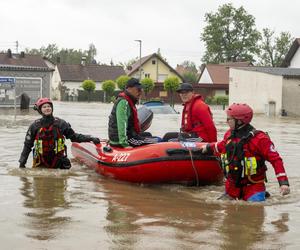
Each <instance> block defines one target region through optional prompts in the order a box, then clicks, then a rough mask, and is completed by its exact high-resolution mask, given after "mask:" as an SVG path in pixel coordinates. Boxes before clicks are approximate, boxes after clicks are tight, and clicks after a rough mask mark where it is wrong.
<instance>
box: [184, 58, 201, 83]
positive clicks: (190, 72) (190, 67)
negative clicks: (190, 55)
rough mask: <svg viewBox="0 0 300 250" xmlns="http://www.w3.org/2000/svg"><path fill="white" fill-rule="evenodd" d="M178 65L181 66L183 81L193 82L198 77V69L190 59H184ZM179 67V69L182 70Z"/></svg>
mask: <svg viewBox="0 0 300 250" xmlns="http://www.w3.org/2000/svg"><path fill="white" fill-rule="evenodd" d="M179 67H182V69H183V71H182V73H181V74H182V77H183V79H184V81H185V82H188V83H195V82H197V79H198V71H197V67H196V64H195V63H194V62H191V61H184V62H183V63H181V64H179ZM182 69H181V70H182Z"/></svg>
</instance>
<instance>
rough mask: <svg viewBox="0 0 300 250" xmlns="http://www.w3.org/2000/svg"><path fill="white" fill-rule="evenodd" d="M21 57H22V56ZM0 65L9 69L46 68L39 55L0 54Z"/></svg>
mask: <svg viewBox="0 0 300 250" xmlns="http://www.w3.org/2000/svg"><path fill="white" fill-rule="evenodd" d="M22 55H23V56H22ZM0 65H1V66H11V67H19V68H20V67H26V68H28V67H31V68H47V69H48V66H47V64H46V63H45V61H44V59H43V58H42V57H41V56H40V55H29V54H23V53H21V54H10V55H9V54H8V53H0Z"/></svg>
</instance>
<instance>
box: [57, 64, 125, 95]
mask: <svg viewBox="0 0 300 250" xmlns="http://www.w3.org/2000/svg"><path fill="white" fill-rule="evenodd" d="M121 75H126V73H125V71H124V69H123V68H122V67H121V66H110V65H98V64H88V65H85V64H84V62H82V63H81V64H58V65H56V67H55V72H54V76H53V81H52V88H53V97H54V98H56V99H58V100H66V99H67V98H68V96H69V97H72V100H77V98H78V94H79V91H80V90H83V89H82V88H81V84H82V83H83V81H84V80H88V79H90V80H93V81H95V83H96V90H102V83H103V82H104V81H106V80H116V79H117V78H118V77H119V76H121ZM62 93H63V94H64V96H62ZM66 96H67V97H66Z"/></svg>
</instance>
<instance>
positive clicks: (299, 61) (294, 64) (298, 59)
mask: <svg viewBox="0 0 300 250" xmlns="http://www.w3.org/2000/svg"><path fill="white" fill-rule="evenodd" d="M289 68H300V50H299V48H298V49H297V51H296V53H295V55H294V56H293V58H292V60H291V63H290V66H289Z"/></svg>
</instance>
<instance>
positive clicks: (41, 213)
mask: <svg viewBox="0 0 300 250" xmlns="http://www.w3.org/2000/svg"><path fill="white" fill-rule="evenodd" d="M20 180H21V182H22V186H21V188H20V192H21V194H22V195H23V196H24V198H25V199H24V207H26V208H28V209H29V212H26V214H25V215H26V222H25V223H26V228H28V229H30V232H29V233H27V236H28V237H31V238H34V239H38V240H49V239H52V238H55V237H56V235H57V234H58V233H59V232H60V231H61V230H63V225H64V224H66V223H67V222H68V221H69V220H70V218H69V217H65V216H59V215H58V214H57V213H58V212H59V210H61V209H68V207H69V205H68V202H67V201H66V200H65V190H66V182H67V181H66V179H64V178H45V177H30V178H29V177H20Z"/></svg>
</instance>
